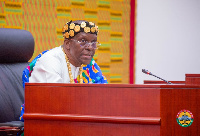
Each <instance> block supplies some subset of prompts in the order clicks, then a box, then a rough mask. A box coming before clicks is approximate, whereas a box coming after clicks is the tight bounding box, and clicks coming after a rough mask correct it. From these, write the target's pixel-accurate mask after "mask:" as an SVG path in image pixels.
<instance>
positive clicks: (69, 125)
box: [24, 83, 200, 136]
mask: <svg viewBox="0 0 200 136" xmlns="http://www.w3.org/2000/svg"><path fill="white" fill-rule="evenodd" d="M183 109H185V110H189V111H191V112H192V114H193V116H194V121H193V123H192V124H191V126H189V127H181V126H180V125H179V124H178V123H177V120H176V118H177V114H178V113H179V111H181V110H183ZM199 115H200V86H198V85H128V84H55V83H51V84H50V83H48V84H45V83H27V84H26V87H25V114H24V119H25V123H24V128H25V136H36V135H43V136H61V135H62V136H63V135H66V136H147V135H148V136H159V135H167V136H172V135H174V136H178V135H184V136H186V135H188V136H191V135H192V136H193V135H194V136H196V135H198V134H199V132H200V116H199Z"/></svg>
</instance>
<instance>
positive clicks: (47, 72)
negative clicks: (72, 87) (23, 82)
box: [29, 46, 80, 83]
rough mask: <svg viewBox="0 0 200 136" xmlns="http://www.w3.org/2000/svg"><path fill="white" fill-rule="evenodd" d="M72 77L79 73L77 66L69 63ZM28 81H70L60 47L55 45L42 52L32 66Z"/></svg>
mask: <svg viewBox="0 0 200 136" xmlns="http://www.w3.org/2000/svg"><path fill="white" fill-rule="evenodd" d="M70 66H71V72H72V76H73V78H74V79H75V78H77V76H78V75H79V68H80V67H75V66H73V65H72V64H71V63H70ZM29 82H30V83H70V78H69V73H68V68H67V63H66V60H65V54H64V52H63V51H62V47H61V46H59V47H56V48H53V49H52V50H49V51H48V52H46V53H45V54H43V55H42V56H41V57H40V58H39V59H38V60H37V62H36V64H35V66H34V67H33V72H32V73H31V76H30V78H29Z"/></svg>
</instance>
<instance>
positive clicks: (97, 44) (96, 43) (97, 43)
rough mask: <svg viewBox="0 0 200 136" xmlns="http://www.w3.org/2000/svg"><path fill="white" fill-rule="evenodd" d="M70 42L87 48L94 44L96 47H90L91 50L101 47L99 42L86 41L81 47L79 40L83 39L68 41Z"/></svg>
mask: <svg viewBox="0 0 200 136" xmlns="http://www.w3.org/2000/svg"><path fill="white" fill-rule="evenodd" d="M70 40H73V41H76V42H78V43H79V44H80V46H81V47H89V46H90V44H91V46H92V44H94V43H95V45H96V47H94V46H92V48H93V49H95V50H96V49H98V47H100V46H101V43H99V42H88V41H87V40H85V44H84V45H81V43H82V42H81V40H84V39H81V40H76V39H70ZM86 45H87V46H86Z"/></svg>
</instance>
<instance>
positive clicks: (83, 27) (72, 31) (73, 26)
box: [62, 21, 99, 39]
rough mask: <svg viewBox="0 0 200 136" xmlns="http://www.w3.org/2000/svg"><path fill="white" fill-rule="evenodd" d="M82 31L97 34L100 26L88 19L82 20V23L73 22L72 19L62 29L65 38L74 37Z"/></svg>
mask: <svg viewBox="0 0 200 136" xmlns="http://www.w3.org/2000/svg"><path fill="white" fill-rule="evenodd" d="M80 32H85V33H90V34H96V35H97V34H98V32H99V29H98V26H96V25H95V24H94V23H92V22H87V21H83V22H81V24H78V23H73V22H72V21H70V22H67V23H66V24H65V25H64V27H63V29H62V33H63V37H64V38H65V39H69V38H72V37H74V36H75V35H77V34H78V33H80Z"/></svg>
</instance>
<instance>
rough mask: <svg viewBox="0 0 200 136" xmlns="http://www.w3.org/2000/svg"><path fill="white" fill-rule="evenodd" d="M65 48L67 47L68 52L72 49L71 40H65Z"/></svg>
mask: <svg viewBox="0 0 200 136" xmlns="http://www.w3.org/2000/svg"><path fill="white" fill-rule="evenodd" d="M64 46H65V48H66V49H68V50H69V49H70V42H69V39H65V40H64Z"/></svg>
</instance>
